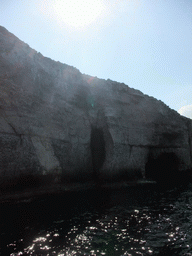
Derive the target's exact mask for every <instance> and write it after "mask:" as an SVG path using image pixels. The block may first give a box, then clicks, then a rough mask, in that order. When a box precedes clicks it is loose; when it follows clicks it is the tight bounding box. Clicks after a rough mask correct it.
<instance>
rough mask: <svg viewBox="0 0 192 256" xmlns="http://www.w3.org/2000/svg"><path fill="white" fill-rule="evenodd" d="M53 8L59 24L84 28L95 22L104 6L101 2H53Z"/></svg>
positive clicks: (56, 0) (73, 0)
mask: <svg viewBox="0 0 192 256" xmlns="http://www.w3.org/2000/svg"><path fill="white" fill-rule="evenodd" d="M53 8H54V12H55V14H56V16H57V19H59V20H60V22H64V23H65V24H67V25H70V26H73V27H84V26H86V25H89V24H90V23H92V22H93V21H95V20H96V18H97V17H98V16H99V15H101V13H102V12H103V11H104V9H105V6H104V4H103V2H102V0H92V1H90V0H89V1H88V0H55V1H54V6H53Z"/></svg>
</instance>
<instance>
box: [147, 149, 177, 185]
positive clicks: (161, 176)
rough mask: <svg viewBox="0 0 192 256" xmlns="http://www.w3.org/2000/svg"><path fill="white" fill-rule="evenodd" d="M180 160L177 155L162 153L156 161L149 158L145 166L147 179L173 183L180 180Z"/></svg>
mask: <svg viewBox="0 0 192 256" xmlns="http://www.w3.org/2000/svg"><path fill="white" fill-rule="evenodd" d="M179 174H180V172H179V158H178V157H177V156H176V154H175V153H162V154H160V155H159V156H158V157H157V158H156V159H155V158H153V157H152V156H149V158H148V162H147V163H146V165H145V175H146V178H147V179H152V180H155V181H157V182H160V183H167V182H169V183H172V182H176V181H178V179H179Z"/></svg>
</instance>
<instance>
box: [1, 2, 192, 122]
mask: <svg viewBox="0 0 192 256" xmlns="http://www.w3.org/2000/svg"><path fill="white" fill-rule="evenodd" d="M69 3H71V4H69ZM90 3H91V5H90ZM69 5H70V6H69ZM0 25H2V26H4V27H5V28H7V29H8V30H9V31H10V32H11V33H13V34H15V35H16V36H17V37H19V38H20V39H21V40H22V41H24V42H25V43H27V44H29V46H30V47H32V48H33V49H35V50H37V51H38V52H41V53H42V54H43V55H44V56H46V57H50V58H51V59H53V60H56V61H60V62H62V63H66V64H68V65H72V66H74V67H76V68H78V69H79V70H80V71H81V72H82V73H85V74H89V75H92V76H97V77H98V78H104V79H108V78H110V79H111V80H115V81H118V82H123V83H125V84H127V85H128V86H129V87H132V88H135V89H139V90H140V91H142V92H143V93H145V94H148V95H150V96H153V97H155V98H157V99H160V100H162V101H163V102H165V104H167V105H168V106H169V107H171V108H173V109H175V110H177V111H178V110H179V109H181V107H183V108H182V109H183V110H182V111H180V113H181V112H182V113H183V114H184V113H185V106H187V107H186V109H187V111H188V113H189V115H191V118H192V1H191V0H183V1H182V0H181V1H180V0H110V1H109V0H92V1H86V0H79V1H78V0H70V1H69V0H31V1H29V0H17V1H16V0H1V3H0Z"/></svg>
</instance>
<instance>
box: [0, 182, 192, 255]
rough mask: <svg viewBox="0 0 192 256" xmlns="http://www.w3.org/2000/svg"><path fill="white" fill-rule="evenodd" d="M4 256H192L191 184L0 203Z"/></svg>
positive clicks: (0, 251)
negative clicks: (167, 187) (168, 187)
mask: <svg viewBox="0 0 192 256" xmlns="http://www.w3.org/2000/svg"><path fill="white" fill-rule="evenodd" d="M0 207H1V216H0V217H1V218H0V255H3V256H6V255H12V256H16V255H57V256H59V255H60V256H61V255H63V256H64V255H109V256H112V255H117V256H118V255H135V256H136V255H137V256H138V255H169V256H171V255H176V256H178V255H192V185H191V184H188V185H185V186H180V187H177V188H171V189H161V187H158V186H157V185H156V184H140V185H135V186H130V187H127V188H122V189H113V190H112V189H97V190H89V191H81V192H66V193H63V194H62V195H59V196H58V195H54V196H43V197H39V198H33V199H32V200H28V201H18V202H14V203H13V202H12V203H10V202H9V203H8V202H7V203H1V205H0Z"/></svg>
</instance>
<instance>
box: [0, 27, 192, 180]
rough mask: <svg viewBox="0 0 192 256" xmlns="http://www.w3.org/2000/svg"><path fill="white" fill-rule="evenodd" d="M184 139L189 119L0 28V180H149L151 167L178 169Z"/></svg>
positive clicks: (187, 164)
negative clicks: (46, 54) (56, 58)
mask: <svg viewBox="0 0 192 256" xmlns="http://www.w3.org/2000/svg"><path fill="white" fill-rule="evenodd" d="M191 141H192V121H191V120H190V119H187V118H184V117H182V116H180V115H179V114H178V113H177V112H176V111H174V110H171V109H170V108H169V107H167V106H166V105H165V104H164V103H163V102H161V101H158V100H156V99H154V98H152V97H149V96H147V95H144V94H143V93H141V92H140V91H138V90H134V89H132V88H129V87H128V86H127V85H125V84H122V83H117V82H114V81H111V80H109V79H108V80H102V79H98V78H96V77H91V76H88V75H83V74H81V73H80V72H79V71H78V70H77V69H76V68H74V67H71V66H68V65H66V64H62V63H60V62H55V61H53V60H51V59H49V58H46V57H44V56H42V55H41V54H40V53H37V52H36V51H35V50H33V49H31V48H30V47H29V46H28V45H27V44H25V43H24V42H22V41H20V40H19V39H18V38H17V37H15V36H14V35H13V34H11V33H9V32H8V31H7V30H6V29H5V28H3V27H0V177H1V181H3V180H6V179H7V178H9V179H10V177H11V178H13V179H16V177H21V176H22V177H24V176H27V175H32V176H33V177H35V176H43V177H47V176H49V175H51V177H56V178H54V179H55V180H60V179H62V180H65V179H69V178H70V179H71V178H74V179H79V180H88V179H92V178H95V179H97V178H98V179H105V178H106V179H113V178H114V179H116V178H117V177H118V178H120V177H128V178H129V177H130V178H131V177H133V176H141V175H142V176H143V177H145V176H147V177H155V174H154V173H155V167H154V166H155V163H159V162H163V163H164V166H163V168H164V169H165V168H166V163H168V162H170V163H175V162H177V165H176V166H175V167H174V168H175V169H178V171H184V170H187V169H191V168H192V142H191ZM162 159H163V160H162ZM166 159H170V161H167V160H166ZM155 161H156V162H155ZM166 161H167V162H166ZM170 166H171V165H170ZM170 166H169V169H170ZM168 171H169V170H168ZM158 172H161V170H160V169H158ZM173 175H174V174H173Z"/></svg>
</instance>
